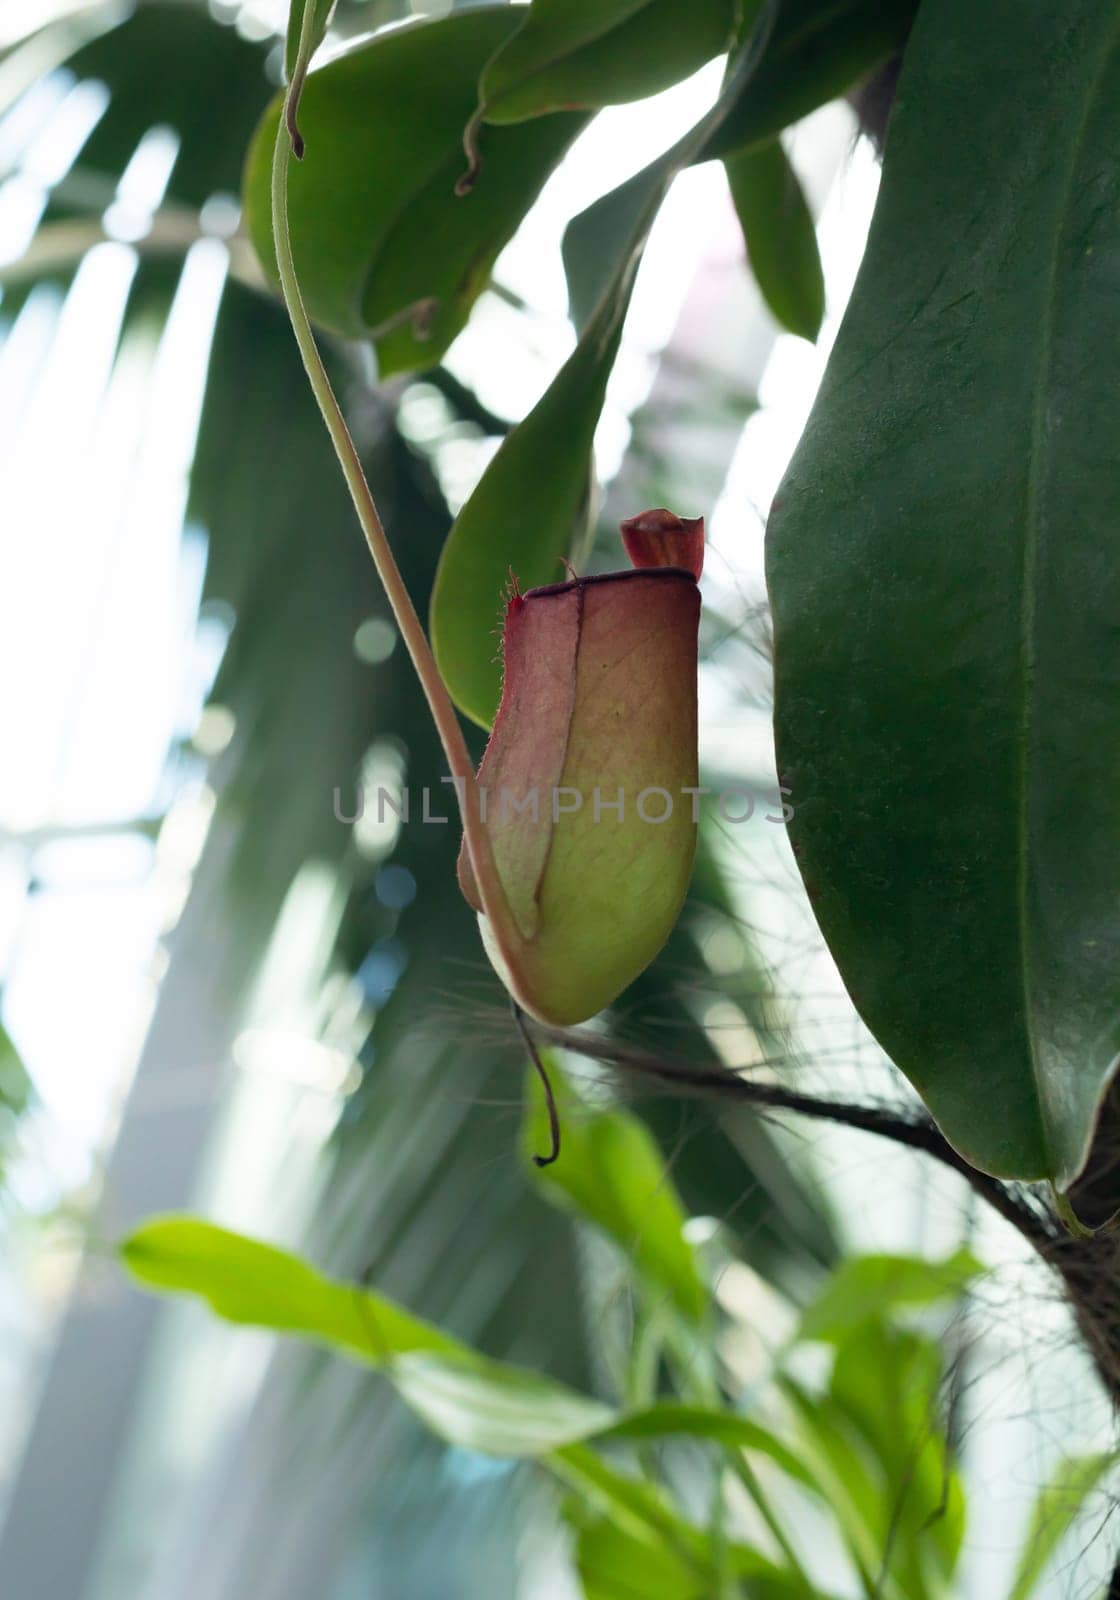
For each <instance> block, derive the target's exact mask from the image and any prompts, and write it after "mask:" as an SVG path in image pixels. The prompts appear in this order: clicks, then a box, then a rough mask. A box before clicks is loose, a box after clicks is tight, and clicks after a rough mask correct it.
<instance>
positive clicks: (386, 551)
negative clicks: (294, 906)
mask: <svg viewBox="0 0 1120 1600" xmlns="http://www.w3.org/2000/svg"><path fill="white" fill-rule="evenodd" d="M312 11H313V7H312V6H311V5H310V4H308V5H307V6H305V8H304V14H303V28H302V31H301V35H300V43H299V53H298V57H297V65H296V70H295V72H293V75H292V84H291V86H290V88H289V91H288V96H287V99H286V101H285V107H284V112H283V114H282V115H281V117H280V121H279V126H278V127H277V130H276V143H275V146H274V147H273V155H272V231H273V240H274V243H275V247H276V264H277V268H278V270H279V275H280V288H281V292H282V293H283V296H284V304H285V306H286V307H287V310H288V316H289V318H290V319H291V324H292V331H293V333H294V334H295V337H296V344H297V345H298V346H299V353H300V355H301V357H302V358H303V365H304V368H305V370H306V372H307V379H308V382H309V383H310V385H311V392H312V393H313V394H314V396H315V400H316V402H317V404H318V407H319V411H320V414H321V415H322V418H323V422H324V423H325V425H326V429H327V432H328V433H329V434H330V437H331V443H332V444H333V445H334V448H335V453H336V455H337V456H338V460H339V465H340V466H341V467H342V472H343V476H344V477H345V479H346V486H347V488H348V489H349V491H350V498H351V500H352V501H353V502H354V509H355V511H356V512H357V514H358V521H359V523H360V524H361V528H362V533H363V534H364V535H365V541H366V544H367V545H368V547H369V553H370V555H371V556H372V557H373V564H374V566H375V568H376V569H377V575H378V577H379V578H380V579H381V582H382V585H383V586H384V589H385V593H386V595H387V597H388V600H389V604H390V606H391V607H392V610H393V616H394V617H395V619H396V623H397V627H398V629H399V630H400V635H401V638H402V639H403V640H404V643H405V647H406V649H407V650H408V653H409V656H410V657H411V659H412V665H413V667H414V668H415V670H416V676H417V677H418V678H419V680H420V686H421V688H422V689H423V691H424V695H425V698H426V699H427V702H428V708H429V710H430V711H431V714H432V721H433V722H434V723H435V727H436V732H437V733H438V734H439V739H440V743H441V744H442V745H443V751H444V755H445V756H446V758H447V764H448V767H449V769H450V775H451V777H452V778H453V779H454V782H455V791H456V795H457V797H458V800H459V808H460V811H461V813H462V818H463V832H464V834H465V836H466V842H467V853H468V855H469V856H470V862H471V867H472V869H473V871H474V876H475V881H476V883H477V884H478V891H479V895H480V897H481V899H482V903H483V906H484V908H485V911H486V915H487V918H488V919H489V922H490V925H491V927H492V929H493V932H494V937H495V939H496V941H497V944H498V947H499V949H500V950H501V951H502V954H503V956H505V958H506V961H507V964H508V965H509V966H510V967H511V969H513V970H516V957H515V953H516V950H517V948H518V945H519V943H520V939H519V935H518V933H517V929H516V925H515V923H514V921H513V916H512V913H511V911H510V908H509V904H508V902H507V900H506V896H505V891H504V889H503V888H502V884H501V880H500V878H499V877H498V869H497V865H496V863H495V861H494V853H493V850H492V849H491V846H490V837H489V835H488V833H487V832H486V828H485V826H484V824H483V822H482V817H481V812H480V808H479V804H478V783H477V780H476V778H475V773H474V765H473V763H472V761H471V757H470V752H469V751H468V749H467V743H466V740H465V739H464V737H463V730H462V728H461V727H460V725H459V719H458V717H457V716H456V714H455V708H454V706H453V705H452V703H451V697H450V695H449V694H448V692H447V688H446V686H445V684H444V682H443V679H442V677H441V676H440V671H439V668H438V666H437V665H436V660H435V657H434V656H433V654H432V648H431V645H430V644H429V643H428V637H427V634H426V633H425V632H424V628H423V625H422V623H421V621H420V618H419V617H418V616H417V614H416V608H415V606H414V605H413V603H412V599H411V596H410V595H409V593H408V590H407V588H406V587H405V583H404V579H403V578H402V577H401V574H400V569H399V568H398V566H397V563H396V560H395V559H394V556H393V552H392V549H391V548H390V545H389V540H388V538H387V537H386V534H385V529H384V526H383V525H382V522H381V517H380V515H379V514H378V510H377V506H376V503H375V502H374V498H373V494H372V493H371V491H370V487H369V484H368V483H367V482H366V476H365V473H364V472H363V471H362V464H361V461H360V459H359V457H358V451H357V448H356V447H355V444H354V440H353V438H352V436H351V433H350V429H349V428H348V427H347V425H346V418H345V417H344V416H343V414H342V408H341V406H340V405H339V403H338V400H337V398H336V396H335V392H334V389H333V388H332V386H331V381H330V378H329V376H328V375H327V369H326V367H325V366H324V365H323V359H322V357H321V356H320V354H319V347H318V345H317V344H316V343H315V335H314V333H313V332H312V328H311V319H310V318H309V316H308V314H307V308H306V306H305V305H304V301H303V293H302V291H301V289H300V286H299V279H298V277H297V275H296V267H295V260H294V257H293V254H292V240H291V230H290V226H289V219H288V173H289V169H290V165H291V160H292V143H291V133H290V130H291V129H292V128H294V127H295V119H296V110H297V102H298V88H299V86H300V85H301V84H302V82H303V77H304V75H305V73H306V58H307V56H308V55H309V53H310V32H309V30H310V18H311V16H312ZM301 147H302V140H301Z"/></svg>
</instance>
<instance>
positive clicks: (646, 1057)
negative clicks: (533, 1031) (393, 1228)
mask: <svg viewBox="0 0 1120 1600" xmlns="http://www.w3.org/2000/svg"><path fill="white" fill-rule="evenodd" d="M541 1034H542V1036H543V1037H546V1038H547V1039H548V1040H549V1041H550V1043H552V1044H556V1045H559V1046H561V1047H562V1048H564V1049H566V1050H575V1051H578V1052H579V1053H580V1054H581V1055H585V1056H589V1057H591V1058H592V1059H593V1060H598V1061H606V1062H609V1063H610V1065H612V1066H615V1067H619V1068H621V1069H623V1070H625V1071H628V1072H634V1073H636V1074H639V1075H641V1076H642V1077H645V1078H649V1079H653V1080H655V1081H657V1082H660V1083H665V1084H670V1085H672V1087H673V1088H674V1089H676V1090H677V1091H678V1092H684V1093H691V1094H697V1095H704V1096H709V1097H713V1098H718V1099H721V1100H736V1101H739V1102H740V1103H742V1104H744V1105H749V1106H754V1107H757V1108H760V1109H763V1110H769V1111H791V1112H793V1113H794V1114H795V1115H797V1116H802V1117H814V1118H816V1119H817V1120H819V1121H826V1122H838V1123H841V1124H843V1126H845V1127H848V1128H857V1129H859V1130H860V1131H861V1132H863V1133H874V1134H877V1135H878V1136H879V1137H880V1138H883V1139H891V1140H893V1141H894V1142H895V1144H902V1145H905V1146H907V1148H908V1149H911V1150H919V1151H921V1152H922V1153H923V1154H924V1155H928V1156H932V1157H933V1158H934V1160H936V1161H940V1162H942V1163H943V1164H944V1165H945V1166H947V1167H951V1168H952V1169H953V1171H954V1172H958V1173H960V1175H961V1177H963V1178H964V1179H965V1180H966V1181H967V1182H968V1183H969V1184H970V1185H971V1186H972V1188H973V1189H974V1190H975V1191H976V1193H977V1194H979V1195H980V1196H981V1197H982V1198H983V1199H984V1200H986V1201H987V1202H988V1204H989V1205H990V1206H991V1207H992V1208H993V1209H994V1210H996V1211H998V1212H999V1214H1000V1216H1002V1217H1003V1218H1004V1219H1005V1220H1006V1221H1007V1222H1010V1223H1011V1225H1012V1227H1014V1228H1017V1229H1018V1231H1019V1232H1020V1233H1021V1234H1022V1235H1023V1236H1024V1238H1026V1239H1027V1240H1028V1242H1029V1243H1030V1244H1031V1245H1032V1246H1033V1247H1034V1249H1035V1250H1037V1251H1038V1252H1039V1253H1040V1254H1042V1255H1045V1256H1046V1258H1047V1260H1049V1259H1050V1251H1051V1248H1052V1246H1053V1244H1054V1243H1055V1240H1056V1238H1057V1230H1056V1228H1055V1227H1054V1226H1053V1225H1051V1224H1050V1222H1049V1221H1048V1219H1047V1218H1046V1217H1044V1216H1043V1215H1042V1214H1040V1213H1039V1212H1038V1211H1036V1210H1034V1209H1033V1208H1032V1207H1031V1206H1030V1205H1028V1204H1027V1203H1026V1202H1025V1201H1023V1200H1021V1199H1020V1198H1019V1197H1018V1196H1017V1195H1016V1194H1014V1193H1012V1191H1011V1190H1010V1189H1008V1188H1007V1187H1006V1185H1005V1184H1002V1183H1000V1181H999V1180H998V1179H997V1178H990V1177H989V1176H988V1175H987V1173H984V1172H977V1170H976V1168H975V1167H971V1166H970V1165H969V1164H968V1162H967V1161H966V1160H965V1159H964V1157H963V1156H960V1155H958V1154H957V1152H956V1151H955V1150H954V1149H953V1147H952V1145H951V1144H950V1143H949V1142H948V1140H947V1139H946V1138H945V1137H944V1135H943V1134H941V1133H940V1132H939V1131H938V1129H937V1128H936V1126H935V1125H934V1123H933V1122H932V1120H931V1119H930V1118H929V1117H928V1116H926V1115H925V1114H924V1113H923V1112H915V1113H913V1114H907V1113H905V1112H899V1111H891V1110H887V1109H886V1108H884V1107H880V1106H869V1105H861V1104H859V1103H858V1102H856V1101H850V1100H824V1099H820V1098H818V1097H817V1096H816V1095H809V1094H801V1093H800V1092H799V1091H798V1090H796V1089H785V1088H783V1087H782V1086H781V1085H779V1084H773V1083H756V1082H754V1081H752V1080H751V1079H750V1078H748V1077H745V1076H743V1075H742V1074H741V1073H738V1072H732V1071H731V1070H730V1069H728V1068H726V1067H714V1066H707V1067H693V1066H689V1065H686V1064H683V1063H679V1062H674V1061H667V1060H665V1059H663V1058H662V1057H660V1056H655V1055H650V1054H647V1053H646V1052H644V1051H641V1050H636V1049H634V1048H632V1047H631V1046H629V1045H620V1044H616V1043H615V1042H614V1041H613V1040H610V1039H604V1038H602V1037H601V1036H599V1035H597V1034H590V1033H584V1032H582V1031H580V1030H578V1029H567V1028H542V1029H541Z"/></svg>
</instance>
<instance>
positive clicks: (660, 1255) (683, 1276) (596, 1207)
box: [522, 1060, 708, 1322]
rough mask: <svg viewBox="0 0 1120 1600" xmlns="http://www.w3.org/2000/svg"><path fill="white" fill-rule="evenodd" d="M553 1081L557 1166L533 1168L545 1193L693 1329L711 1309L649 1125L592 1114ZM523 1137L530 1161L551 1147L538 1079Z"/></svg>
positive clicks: (624, 1116) (554, 1073)
mask: <svg viewBox="0 0 1120 1600" xmlns="http://www.w3.org/2000/svg"><path fill="white" fill-rule="evenodd" d="M548 1070H549V1076H550V1078H551V1080H552V1087H553V1093H554V1094H555V1096H556V1103H557V1109H558V1111H559V1114H560V1123H561V1127H562V1129H563V1138H562V1147H561V1153H560V1158H559V1160H557V1161H554V1162H553V1163H552V1165H551V1166H547V1167H533V1168H532V1171H533V1173H534V1175H535V1178H536V1181H537V1182H538V1183H539V1185H540V1187H541V1191H542V1193H543V1194H544V1195H545V1196H546V1197H547V1198H548V1199H550V1200H553V1201H554V1202H556V1203H558V1204H560V1205H562V1206H563V1207H564V1208H565V1209H566V1210H568V1211H571V1212H574V1213H575V1215H577V1216H579V1217H582V1218H583V1219H585V1220H586V1221H588V1222H590V1223H593V1224H594V1226H595V1227H597V1228H601V1229H602V1231H603V1232H604V1233H605V1234H607V1235H608V1237H609V1238H611V1239H613V1240H614V1242H615V1243H616V1244H617V1245H618V1246H619V1247H620V1248H621V1249H622V1250H623V1252H624V1253H625V1255H626V1257H627V1260H628V1261H629V1263H630V1264H631V1266H632V1268H633V1269H634V1270H635V1271H636V1272H637V1273H638V1274H639V1275H640V1277H641V1279H642V1281H643V1283H644V1284H645V1286H646V1289H647V1291H648V1292H650V1293H652V1294H653V1295H654V1296H655V1297H656V1298H659V1299H660V1298H661V1297H663V1296H665V1295H668V1296H669V1297H670V1299H671V1300H672V1302H673V1304H674V1305H675V1306H676V1307H677V1309H678V1310H679V1311H681V1312H682V1313H683V1314H684V1315H685V1316H686V1317H687V1318H688V1319H689V1320H690V1321H691V1322H698V1321H700V1320H701V1319H702V1318H703V1317H704V1314H705V1312H706V1310H707V1306H708V1292H707V1288H706V1285H705V1283H704V1279H703V1276H702V1274H701V1271H700V1266H699V1263H698V1261H697V1257H696V1252H695V1250H694V1249H693V1247H692V1246H691V1245H690V1244H689V1242H688V1240H687V1239H686V1238H685V1236H684V1225H685V1223H686V1221H687V1220H688V1218H687V1213H686V1212H685V1209H684V1207H683V1205H682V1204H681V1201H680V1197H679V1196H678V1194H677V1191H676V1189H675V1187H674V1185H673V1181H672V1179H671V1177H670V1176H669V1173H668V1171H667V1169H666V1164H665V1158H664V1156H663V1155H662V1154H661V1151H660V1150H659V1149H658V1146H657V1143H656V1141H655V1140H654V1138H653V1136H652V1134H651V1133H650V1132H649V1130H648V1129H647V1128H646V1126H645V1124H644V1123H643V1122H641V1121H640V1120H639V1119H638V1118H637V1117H635V1116H633V1115H632V1114H631V1113H630V1112H629V1111H622V1110H620V1109H618V1108H610V1109H593V1108H592V1107H590V1106H588V1105H585V1104H583V1103H582V1102H581V1101H580V1100H579V1099H578V1098H577V1097H576V1096H575V1094H574V1093H573V1092H572V1090H571V1089H570V1088H569V1087H568V1085H567V1083H566V1081H565V1079H564V1077H563V1075H562V1074H561V1072H560V1070H559V1068H558V1067H557V1065H556V1063H555V1062H554V1061H551V1060H550V1062H549V1067H548ZM527 1106H528V1112H527V1115H526V1119H525V1126H524V1128H523V1130H522V1147H523V1149H524V1151H525V1152H526V1154H527V1155H532V1154H533V1153H534V1152H536V1151H538V1150H540V1149H543V1148H544V1146H545V1144H546V1141H547V1120H546V1116H545V1108H544V1098H543V1095H542V1093H541V1090H540V1086H539V1084H538V1082H537V1080H536V1078H535V1077H534V1078H532V1079H531V1081H530V1082H529V1085H528V1089H527Z"/></svg>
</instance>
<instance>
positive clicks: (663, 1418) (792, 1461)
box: [600, 1400, 818, 1490]
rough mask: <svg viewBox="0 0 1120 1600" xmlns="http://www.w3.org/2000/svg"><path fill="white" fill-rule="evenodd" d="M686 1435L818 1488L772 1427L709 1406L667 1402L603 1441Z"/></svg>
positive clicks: (616, 1427)
mask: <svg viewBox="0 0 1120 1600" xmlns="http://www.w3.org/2000/svg"><path fill="white" fill-rule="evenodd" d="M674 1435H683V1436H685V1437H688V1438H692V1439H710V1440H712V1441H714V1442H715V1443H716V1444H721V1445H724V1446H725V1447H726V1448H728V1449H730V1450H748V1451H753V1452H755V1453H756V1454H758V1455H764V1456H768V1457H769V1458H770V1460H771V1461H773V1462H774V1464H775V1465H776V1466H779V1467H781V1469H782V1471H783V1472H785V1473H786V1474H787V1475H788V1476H789V1477H791V1478H794V1479H795V1480H796V1481H797V1482H798V1483H800V1484H802V1485H804V1487H805V1488H807V1489H813V1490H816V1489H817V1487H818V1486H817V1482H816V1479H815V1478H814V1477H813V1474H812V1472H811V1471H810V1470H809V1468H808V1466H807V1465H806V1463H805V1462H804V1461H803V1460H802V1459H801V1457H800V1456H798V1455H797V1454H796V1453H795V1451H793V1450H791V1449H790V1447H789V1446H788V1445H786V1444H783V1442H782V1441H781V1439H779V1438H778V1437H777V1435H776V1434H774V1433H772V1432H771V1431H770V1429H769V1428H764V1427H762V1426H761V1425H760V1424H759V1423H757V1422H752V1421H751V1420H750V1418H749V1417H740V1416H737V1415H736V1414H735V1413H734V1412H732V1411H712V1410H709V1409H708V1408H707V1407H706V1406H689V1405H680V1404H678V1403H677V1402H675V1401H669V1400H664V1401H661V1402H659V1403H658V1404H657V1405H652V1406H648V1407H647V1408H646V1409H645V1410H644V1411H635V1412H632V1413H631V1414H630V1415H629V1416H626V1417H623V1419H622V1420H621V1422H616V1423H613V1424H612V1425H611V1426H610V1427H608V1428H606V1429H605V1430H604V1431H603V1432H602V1433H601V1434H600V1437H601V1438H603V1439H667V1438H671V1437H673V1436H674Z"/></svg>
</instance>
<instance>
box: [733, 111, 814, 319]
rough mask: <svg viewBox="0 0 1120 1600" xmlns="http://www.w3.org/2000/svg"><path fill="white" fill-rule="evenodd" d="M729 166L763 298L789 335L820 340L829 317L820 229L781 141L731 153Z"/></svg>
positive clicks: (777, 140) (734, 197) (738, 209)
mask: <svg viewBox="0 0 1120 1600" xmlns="http://www.w3.org/2000/svg"><path fill="white" fill-rule="evenodd" d="M724 166H725V168H726V170H727V181H728V183H729V185H730V187H731V198H732V200H733V201H734V203H735V210H736V213H737V215H738V218H739V225H740V227H741V228H742V230H743V238H744V240H745V241H746V246H747V258H748V260H749V261H750V264H751V271H752V272H753V273H754V276H755V281H756V282H757V284H758V287H759V289H760V290H761V292H762V297H763V299H764V300H765V301H766V304H767V305H768V306H769V307H770V310H771V311H772V312H773V313H774V316H775V317H776V318H777V319H778V321H779V322H780V323H781V324H782V326H783V327H784V328H788V329H789V331H790V333H797V334H800V336H801V337H802V338H803V339H810V340H813V339H815V338H816V337H817V334H818V333H819V332H820V331H821V320H822V318H823V317H824V273H823V271H822V270H821V258H820V251H819V250H818V249H817V230H816V227H815V226H814V223H813V215H812V212H811V211H810V210H809V207H808V205H807V204H806V201H805V196H804V194H803V193H802V189H801V185H800V183H799V182H798V181H797V174H796V173H795V172H794V170H793V168H792V166H791V165H790V163H789V159H788V157H787V156H786V153H785V151H784V150H783V149H782V144H781V140H780V139H771V140H770V141H769V142H768V143H766V144H762V145H759V146H757V147H756V148H754V149H750V150H741V151H739V152H738V153H737V154H735V155H730V156H726V157H725V158H724Z"/></svg>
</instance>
